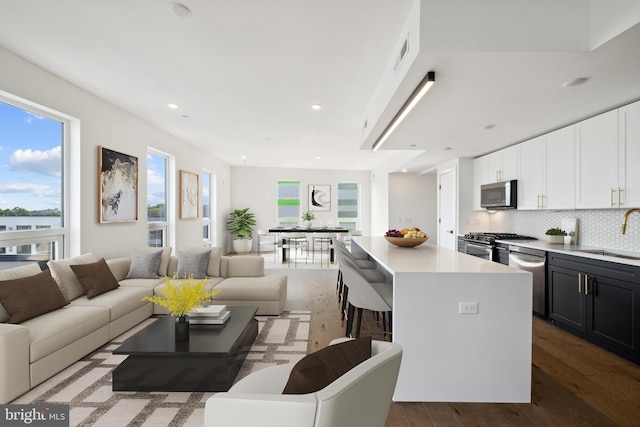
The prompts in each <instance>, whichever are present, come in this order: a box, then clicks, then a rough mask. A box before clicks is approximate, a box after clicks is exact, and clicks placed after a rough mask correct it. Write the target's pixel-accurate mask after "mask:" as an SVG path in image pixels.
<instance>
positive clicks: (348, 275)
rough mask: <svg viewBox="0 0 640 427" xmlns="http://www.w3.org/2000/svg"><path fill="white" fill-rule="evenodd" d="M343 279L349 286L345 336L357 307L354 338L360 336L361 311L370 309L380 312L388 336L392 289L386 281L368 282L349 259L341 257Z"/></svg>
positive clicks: (349, 334) (349, 331)
mask: <svg viewBox="0 0 640 427" xmlns="http://www.w3.org/2000/svg"><path fill="white" fill-rule="evenodd" d="M341 268H342V274H343V277H344V281H345V283H346V285H347V286H349V293H348V296H347V298H348V309H347V315H346V316H347V326H346V328H345V336H347V337H351V330H352V329H353V320H354V316H355V311H356V309H357V317H356V319H355V320H356V330H355V338H359V337H360V331H361V327H362V311H363V310H371V311H373V312H376V313H377V312H380V313H382V330H383V333H384V335H385V339H386V338H387V336H389V337H390V334H391V331H392V311H393V289H392V287H391V285H390V284H388V283H386V282H370V281H368V280H366V279H365V278H364V277H363V276H362V274H361V273H362V270H358V268H357V267H356V266H355V264H353V263H352V261H351V260H348V259H344V258H343V264H342V265H341Z"/></svg>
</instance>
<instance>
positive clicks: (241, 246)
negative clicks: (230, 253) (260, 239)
mask: <svg viewBox="0 0 640 427" xmlns="http://www.w3.org/2000/svg"><path fill="white" fill-rule="evenodd" d="M252 243H253V240H251V239H235V240H234V241H233V250H234V251H236V253H238V254H247V253H249V252H251V244H252Z"/></svg>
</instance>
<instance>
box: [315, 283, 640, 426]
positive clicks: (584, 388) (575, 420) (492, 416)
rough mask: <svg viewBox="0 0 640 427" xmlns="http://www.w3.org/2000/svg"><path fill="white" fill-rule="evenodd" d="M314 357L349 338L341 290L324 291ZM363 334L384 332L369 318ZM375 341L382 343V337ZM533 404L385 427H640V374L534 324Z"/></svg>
mask: <svg viewBox="0 0 640 427" xmlns="http://www.w3.org/2000/svg"><path fill="white" fill-rule="evenodd" d="M314 292H315V299H314V303H313V315H312V317H311V330H310V339H309V352H312V351H316V350H318V349H320V348H323V347H325V346H326V345H327V344H328V343H329V341H331V340H332V339H334V338H337V337H340V336H343V335H344V329H343V327H342V326H341V321H340V312H339V308H338V301H337V296H336V294H335V284H332V285H331V286H328V287H327V285H318V286H317V287H316V289H315V290H314ZM363 330H376V331H380V329H379V327H378V326H377V325H376V324H375V321H374V319H373V316H372V315H371V313H367V312H365V323H364V324H363ZM373 336H374V337H377V338H378V339H380V335H379V334H374V335H373ZM531 394H532V403H530V404H520V403H519V404H483V403H431V402H424V403H407V402H404V403H393V404H392V406H391V411H390V414H389V418H388V420H387V424H386V425H387V426H389V427H392V426H393V427H400V426H402V427H404V426H420V427H422V426H616V425H618V426H640V366H638V365H635V364H633V363H631V362H627V361H626V360H624V359H622V358H620V357H618V356H615V355H613V354H611V353H609V352H607V351H605V350H602V349H600V348H599V347H596V346H593V345H591V344H589V343H587V342H586V341H584V340H582V339H579V338H576V337H574V336H573V335H571V334H569V333H566V332H564V331H562V330H561V329H559V328H557V327H555V326H554V325H552V324H550V323H548V322H546V321H544V320H541V319H539V318H534V319H533V366H532V393H531Z"/></svg>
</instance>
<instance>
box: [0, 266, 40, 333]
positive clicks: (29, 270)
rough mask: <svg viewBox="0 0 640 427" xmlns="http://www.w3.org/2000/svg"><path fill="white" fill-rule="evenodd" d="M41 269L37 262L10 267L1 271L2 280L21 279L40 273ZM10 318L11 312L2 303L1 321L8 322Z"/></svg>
mask: <svg viewBox="0 0 640 427" xmlns="http://www.w3.org/2000/svg"><path fill="white" fill-rule="evenodd" d="M41 271H42V270H41V269H40V267H39V265H38V264H37V263H35V262H34V263H33V264H27V265H22V266H20V267H14V268H8V269H6V270H1V271H0V280H9V279H19V278H21V277H27V276H33V275H34V274H38V273H40V272H41ZM7 320H9V314H8V313H7V310H5V309H4V307H3V306H2V304H0V323H6V322H7Z"/></svg>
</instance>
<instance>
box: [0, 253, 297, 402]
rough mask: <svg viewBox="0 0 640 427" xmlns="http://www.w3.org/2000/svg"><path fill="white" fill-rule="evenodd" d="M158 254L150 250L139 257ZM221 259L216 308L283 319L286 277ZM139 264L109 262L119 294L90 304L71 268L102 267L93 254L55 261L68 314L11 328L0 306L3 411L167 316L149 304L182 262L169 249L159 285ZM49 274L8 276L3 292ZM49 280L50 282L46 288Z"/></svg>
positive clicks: (252, 261) (32, 269) (217, 259)
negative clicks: (253, 310) (240, 308)
mask: <svg viewBox="0 0 640 427" xmlns="http://www.w3.org/2000/svg"><path fill="white" fill-rule="evenodd" d="M157 250H158V249H155V248H148V249H145V250H142V251H139V252H154V253H155V251H157ZM220 252H221V250H220V248H213V250H212V251H211V252H210V253H209V254H210V255H209V260H208V265H207V273H213V274H212V275H211V276H209V275H208V274H207V275H208V276H209V277H210V280H211V287H215V288H219V289H221V291H220V292H219V293H218V294H216V296H215V299H216V302H217V303H220V304H227V305H230V306H233V305H253V306H257V307H259V309H258V314H264V315H278V314H280V313H281V312H282V309H283V307H284V303H285V301H286V296H287V277H286V276H285V275H268V276H265V275H264V260H263V259H262V258H261V257H258V256H242V257H227V256H221V255H220ZM133 256H134V258H133V259H132V258H124V257H123V258H114V259H111V260H107V261H106V266H108V269H109V271H110V272H111V273H112V274H113V278H115V280H116V281H117V287H116V288H114V289H110V290H107V291H105V292H104V293H101V294H99V295H97V296H92V297H91V298H88V297H87V291H85V288H83V284H81V283H80V281H79V280H78V278H77V277H76V276H75V274H74V271H72V269H71V267H70V266H71V265H74V266H75V265H79V264H86V265H87V266H88V267H92V266H94V265H98V264H99V263H100V262H101V261H98V260H96V258H95V257H94V256H93V255H92V254H85V255H82V256H79V257H74V258H70V259H65V260H59V261H49V263H48V265H49V271H50V277H51V278H53V280H54V281H55V284H56V285H57V286H58V288H59V289H60V293H61V294H62V296H63V297H64V299H65V300H66V301H63V304H64V306H62V307H60V308H57V309H54V310H52V311H49V312H46V313H44V314H39V315H37V316H35V317H32V318H28V319H26V320H22V321H20V322H19V323H10V322H9V321H10V316H12V314H10V313H8V311H9V310H5V307H4V306H3V303H4V302H5V301H8V300H4V299H2V298H0V404H4V403H8V402H10V401H12V400H13V399H15V398H16V397H18V396H20V395H21V394H23V393H25V392H26V391H28V390H30V389H31V388H33V387H35V386H36V385H38V384H40V383H41V382H43V381H45V380H46V379H48V378H50V377H51V376H53V375H54V374H56V373H57V372H59V371H61V370H62V369H64V368H66V367H67V366H69V365H71V364H73V363H74V362H76V361H77V360H79V359H81V358H82V357H84V356H85V355H87V354H89V353H90V352H92V351H94V350H96V349H97V348H99V347H101V346H102V345H104V344H106V343H107V342H109V341H110V340H111V339H113V338H115V337H116V336H118V335H120V334H121V333H122V332H124V331H126V330H128V329H130V328H131V327H133V326H135V325H137V324H138V323H140V322H141V321H143V320H144V319H146V318H148V317H150V316H151V315H153V314H164V313H165V312H163V310H164V309H163V308H162V307H160V306H156V305H153V304H151V303H149V302H147V301H143V298H144V297H145V296H152V295H154V293H156V294H157V293H158V292H159V291H160V290H161V289H162V286H163V282H164V280H165V278H164V277H165V276H167V275H168V276H172V275H173V273H174V272H176V271H177V264H178V262H179V258H178V257H172V256H171V249H170V248H165V249H164V250H162V254H161V256H160V258H161V261H160V264H156V266H155V268H156V269H157V274H151V276H154V275H155V276H157V277H136V275H135V274H133V275H132V274H131V273H132V271H133V270H134V268H133V267H134V264H135V265H138V266H139V263H137V264H136V259H135V254H134V255H133ZM96 261H98V262H96ZM147 267H148V266H147ZM105 268H106V267H105ZM152 273H154V272H152ZM43 274H48V273H43V272H42V271H41V268H40V266H39V265H38V264H37V263H33V264H29V265H26V266H21V267H16V268H13V269H9V270H3V271H0V287H2V286H3V284H8V283H9V282H15V281H16V280H18V281H20V280H23V281H24V280H27V281H28V280H31V279H34V278H35V276H37V277H38V278H40V277H41V276H42V275H43ZM107 276H108V274H107ZM46 280H51V279H50V278H49V279H46V278H45V279H44V280H42V281H46ZM112 280H113V279H112ZM20 283H22V282H20ZM14 285H15V283H14ZM53 287H55V286H53ZM14 288H15V286H14ZM56 292H57V291H56ZM5 294H6V292H5ZM0 295H1V292H0ZM5 297H6V295H5ZM13 301H14V302H15V298H14V300H13ZM6 304H7V305H8V302H7V303H6ZM14 305H15V304H14ZM18 305H20V304H18ZM26 308H28V307H26ZM14 312H15V309H14Z"/></svg>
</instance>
